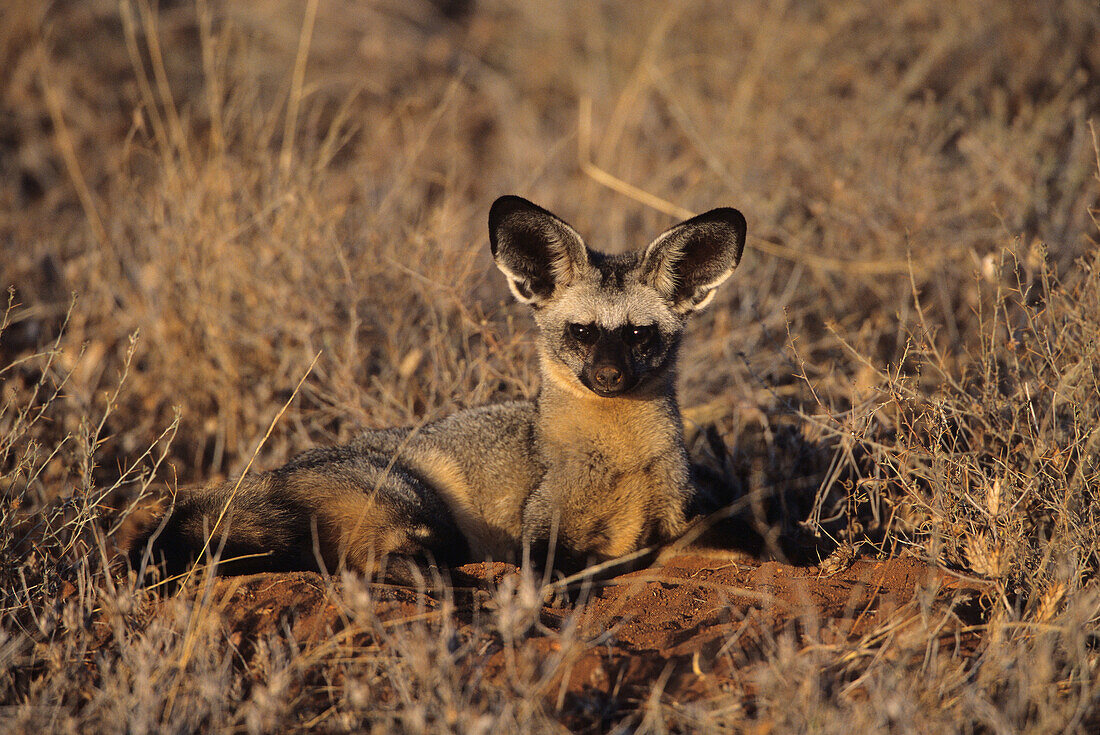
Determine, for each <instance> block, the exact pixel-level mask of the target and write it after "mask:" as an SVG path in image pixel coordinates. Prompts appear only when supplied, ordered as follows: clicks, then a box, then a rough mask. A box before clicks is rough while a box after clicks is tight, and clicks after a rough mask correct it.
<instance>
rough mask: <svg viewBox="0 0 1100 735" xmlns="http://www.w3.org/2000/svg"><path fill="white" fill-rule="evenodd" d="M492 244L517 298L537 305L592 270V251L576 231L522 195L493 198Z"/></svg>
mask: <svg viewBox="0 0 1100 735" xmlns="http://www.w3.org/2000/svg"><path fill="white" fill-rule="evenodd" d="M489 246H490V247H491V248H492V251H493V259H494V260H496V264H497V268H500V270H501V272H502V273H503V274H504V275H505V277H506V278H507V279H508V287H509V288H510V289H512V293H513V294H515V297H516V298H517V299H519V300H520V301H522V302H523V303H525V304H531V305H532V306H535V307H538V306H539V305H541V304H542V302H544V301H546V300H547V299H549V298H550V297H551V296H552V295H553V294H554V289H555V288H556V287H557V286H559V285H566V284H568V283H571V282H572V281H573V280H574V279H575V278H576V277H577V276H579V275H580V273H582V272H583V271H584V270H585V269H587V268H588V249H587V248H586V247H585V245H584V240H582V239H581V236H580V235H578V234H577V231H576V230H574V229H573V228H572V227H570V226H569V225H568V224H566V223H565V222H564V221H562V220H561V219H559V218H558V217H555V216H554V215H553V214H551V213H550V212H547V211H546V210H545V209H543V208H542V207H539V206H537V205H535V204H532V203H531V202H529V201H527V200H526V199H524V198H522V197H517V196H502V197H500V198H499V199H497V200H496V201H495V202H493V206H492V207H491V208H490V209H489Z"/></svg>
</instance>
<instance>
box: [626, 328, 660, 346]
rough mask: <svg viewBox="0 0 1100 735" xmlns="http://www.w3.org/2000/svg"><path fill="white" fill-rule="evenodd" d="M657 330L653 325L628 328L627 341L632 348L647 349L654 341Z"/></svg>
mask: <svg viewBox="0 0 1100 735" xmlns="http://www.w3.org/2000/svg"><path fill="white" fill-rule="evenodd" d="M656 334H657V330H656V329H655V328H654V326H653V325H652V324H643V325H640V326H635V327H627V328H626V334H625V335H624V337H625V341H626V343H627V344H628V345H630V346H631V347H645V346H646V345H648V344H649V343H650V342H652V341H653V337H654V336H655V335H656Z"/></svg>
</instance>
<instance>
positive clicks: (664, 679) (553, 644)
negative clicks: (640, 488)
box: [205, 555, 983, 728]
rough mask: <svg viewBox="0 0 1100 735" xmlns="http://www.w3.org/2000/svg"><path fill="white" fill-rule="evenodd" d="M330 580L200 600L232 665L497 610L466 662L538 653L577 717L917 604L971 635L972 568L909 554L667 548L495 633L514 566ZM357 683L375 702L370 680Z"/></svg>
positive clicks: (236, 580) (696, 686) (555, 696)
mask: <svg viewBox="0 0 1100 735" xmlns="http://www.w3.org/2000/svg"><path fill="white" fill-rule="evenodd" d="M346 582H347V580H344V581H343V582H342V581H340V580H334V579H331V578H325V577H322V576H321V575H318V574H313V573H308V572H300V573H291V574H258V575H253V576H248V577H231V578H220V579H216V580H214V581H213V583H212V586H211V587H209V588H207V594H206V596H205V599H206V600H207V603H208V604H210V603H212V605H213V607H215V608H217V609H218V610H220V613H221V617H222V620H223V625H224V626H226V633H227V635H228V640H229V641H230V643H231V644H232V645H233V646H235V647H236V649H237V651H238V653H239V656H240V660H241V661H242V662H244V664H245V666H246V667H247V666H249V665H250V662H251V661H252V659H253V658H254V657H255V656H256V655H257V651H258V650H259V648H262V647H263V646H264V645H266V644H265V643H264V641H268V640H270V639H271V638H272V637H279V638H282V639H284V640H287V639H289V640H292V641H293V642H294V645H295V646H296V647H297V649H298V651H299V653H300V655H302V656H303V657H305V658H309V659H315V660H316V659H321V658H323V657H325V656H345V657H346V656H347V655H363V654H364V652H371V651H373V652H380V651H384V650H385V649H386V648H387V647H390V646H392V645H393V638H392V636H393V635H399V634H398V631H401V630H403V629H407V628H408V626H411V625H416V624H423V625H425V626H428V627H431V626H435V628H433V630H434V631H435V634H436V635H440V634H442V635H445V636H451V638H452V639H453V640H452V641H451V642H448V643H447V646H448V647H449V650H457V649H458V648H459V647H460V646H461V645H465V644H464V643H463V641H465V642H467V643H468V642H469V641H470V640H471V638H472V637H476V634H475V633H469V632H468V630H467V629H477V627H478V621H479V620H481V619H486V618H488V617H490V616H492V615H497V616H498V620H497V625H496V626H495V628H494V630H495V631H497V632H496V633H494V634H493V635H488V636H483V640H481V641H480V642H477V644H476V645H467V648H466V649H464V650H467V651H468V652H470V653H469V655H466V660H465V662H464V664H463V665H464V666H465V669H466V671H467V672H468V673H469V675H470V676H476V677H477V678H478V680H479V681H481V682H487V683H489V684H492V685H499V686H501V687H507V686H508V685H509V678H510V677H512V676H514V675H515V669H516V663H515V658H516V656H517V655H526V656H527V657H529V658H530V659H532V660H535V661H542V662H551V661H552V662H553V665H549V666H545V667H544V669H545V671H546V672H547V673H546V674H545V676H544V681H543V682H542V686H541V687H540V691H541V692H542V694H543V696H544V698H545V706H546V707H548V708H550V709H552V710H553V711H555V712H557V714H558V716H559V717H560V718H561V719H562V720H563V721H564V722H565V724H567V725H569V726H570V727H581V728H583V727H586V726H592V725H596V726H598V725H599V722H601V721H603V722H607V721H608V719H609V718H610V717H612V716H613V712H610V711H609V710H610V709H613V705H612V704H611V703H612V702H614V701H622V700H623V699H624V698H626V699H629V700H632V701H635V702H637V701H639V700H644V699H645V698H646V697H648V696H652V695H653V693H654V692H657V693H658V695H659V696H662V697H664V698H665V699H666V700H669V699H671V700H672V701H679V702H691V701H695V700H698V699H701V698H704V697H709V696H712V695H714V694H715V692H721V693H734V694H741V695H742V696H743V698H744V701H746V702H750V703H751V700H752V696H753V686H752V683H751V677H750V676H749V675H748V674H749V672H751V670H752V667H753V666H754V664H756V663H758V662H761V661H765V660H767V657H768V653H769V650H770V649H769V647H774V646H776V645H777V641H780V640H783V639H786V640H789V641H791V642H792V643H793V644H794V645H795V646H799V647H800V646H802V645H806V644H808V643H810V642H812V643H813V644H815V645H821V644H823V643H824V644H828V643H829V641H835V642H837V643H839V642H841V641H844V640H847V641H852V640H859V639H861V638H869V639H870V638H873V637H874V636H878V635H881V634H883V631H888V632H889V634H891V635H898V634H901V633H902V632H903V631H904V629H905V627H906V626H908V625H910V624H913V623H914V622H915V621H917V620H918V619H920V616H921V615H925V616H927V615H929V614H942V613H944V612H945V611H951V613H952V614H948V615H946V616H945V620H947V621H950V624H945V625H944V626H943V629H942V634H941V635H942V638H943V640H944V641H945V642H948V643H949V645H963V646H972V645H973V644H974V642H975V641H976V639H969V638H968V637H967V633H966V626H965V623H966V622H967V621H966V611H967V610H968V609H974V610H977V609H978V606H977V604H976V600H977V598H978V597H979V596H980V595H981V594H982V592H983V588H982V587H983V586H982V584H981V583H980V582H978V581H976V580H971V579H965V578H961V577H958V576H955V575H953V574H951V573H949V572H946V571H944V570H941V569H937V568H932V567H929V566H927V565H925V564H922V563H921V562H919V561H917V560H914V559H904V558H895V559H886V560H880V561H871V560H859V561H856V562H855V563H854V564H853V565H852V566H850V567H849V568H848V569H846V570H844V571H842V572H839V573H837V574H834V575H832V576H827V575H823V574H822V573H820V571H819V569H818V568H816V567H795V566H790V565H785V564H780V563H777V562H771V561H769V562H760V561H757V560H748V559H746V560H742V561H729V560H728V559H727V560H716V559H712V558H708V557H705V556H696V555H683V556H677V557H673V558H671V559H669V560H666V561H665V562H663V563H662V564H661V565H659V566H654V567H650V568H645V569H641V570H638V571H634V572H630V573H626V574H621V575H619V576H615V577H612V578H609V579H603V580H599V581H596V582H591V583H589V584H588V585H587V586H585V587H583V588H581V589H579V590H578V589H574V590H572V591H571V592H570V594H569V595H568V596H561V595H559V596H557V597H556V598H554V599H549V598H551V597H553V596H552V595H549V594H546V593H547V590H548V588H547V587H542V588H541V589H540V588H538V587H537V586H532V587H531V589H532V590H534V589H538V590H539V593H541V594H542V595H544V597H546V598H548V599H545V600H544V599H541V598H536V599H535V602H534V604H529V605H528V606H527V607H526V608H524V607H523V605H522V604H517V610H518V611H519V612H518V613H516V614H517V615H519V616H521V617H522V614H523V611H524V610H527V612H529V613H530V615H531V623H530V624H528V625H520V626H518V627H517V628H516V629H517V631H518V632H517V634H516V635H515V637H514V638H512V639H509V640H506V638H508V636H507V635H504V636H502V635H501V634H500V633H499V631H501V630H504V629H505V628H506V627H507V626H503V625H501V624H500V621H499V618H500V616H501V615H502V613H501V608H502V606H505V605H507V604H509V603H508V601H509V600H511V601H513V602H514V601H515V600H520V599H521V598H522V597H523V593H522V587H523V577H522V575H521V573H520V570H519V569H517V568H516V567H515V566H512V565H509V564H504V563H485V564H470V565H466V566H463V567H459V568H457V569H455V570H453V573H452V577H451V584H449V585H435V586H434V587H433V586H432V585H426V586H425V588H424V589H421V590H417V589H413V588H408V587H401V586H397V585H389V584H382V583H368V582H364V583H362V584H361V585H358V584H357V585H355V588H354V589H352V588H350V587H349V585H348V584H346ZM551 587H552V585H551ZM425 590H427V591H425ZM365 621H366V622H365ZM517 651H519V652H520V653H517ZM389 653H391V654H392V653H393V652H392V651H390V652H389ZM397 655H407V653H406V654H402V653H401V652H398V653H397ZM321 678H324V677H321ZM313 679H316V681H313V682H312V683H311V681H310V677H306V678H305V679H304V680H303V682H302V683H303V688H302V689H301V691H299V692H298V693H297V696H298V697H305V698H306V699H309V698H310V697H312V696H316V697H322V696H325V695H323V694H322V692H323V691H324V690H326V689H329V690H330V689H331V687H332V686H334V682H333V681H332V680H331V678H330V680H326V681H320V679H318V677H316V676H314V677H313ZM335 685H338V686H342V682H336V683H335ZM388 686H389V685H385V684H383V685H382V686H381V689H383V690H384V689H386V688H388ZM311 690H312V692H311ZM372 691H373V694H374V695H375V696H379V697H381V698H382V700H385V698H386V694H385V692H384V691H381V692H380V691H378V689H377V688H375V689H374V690H372ZM299 701H300V700H299Z"/></svg>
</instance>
